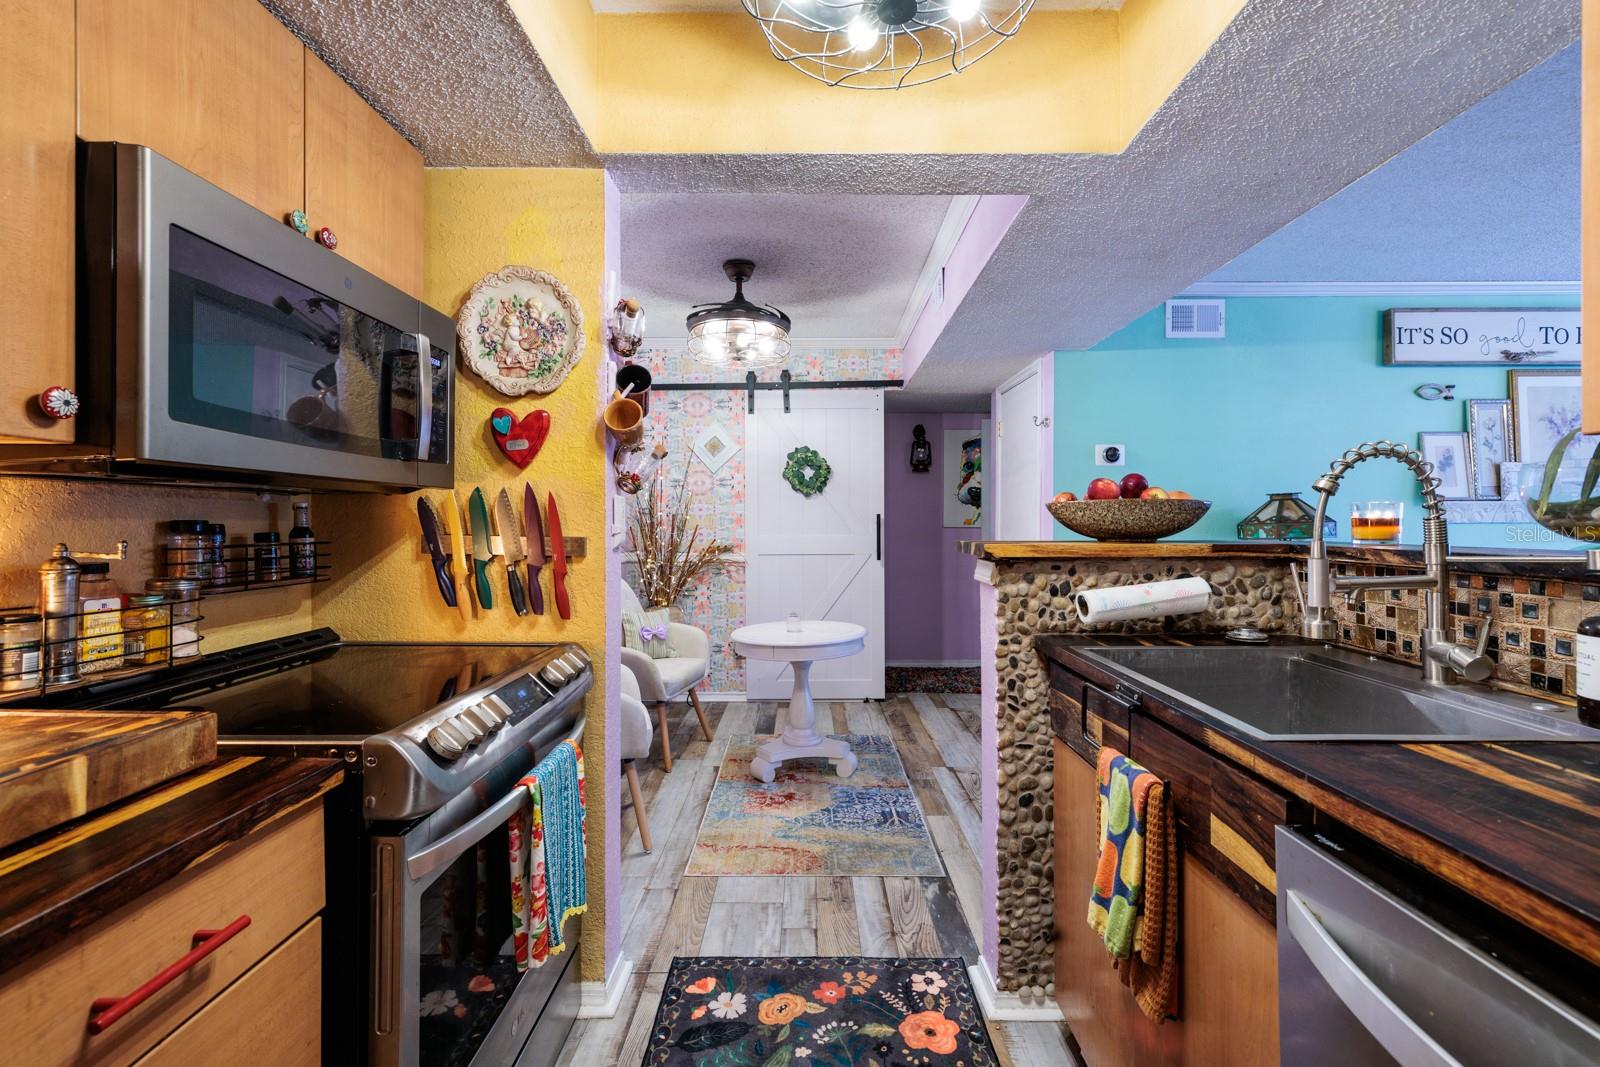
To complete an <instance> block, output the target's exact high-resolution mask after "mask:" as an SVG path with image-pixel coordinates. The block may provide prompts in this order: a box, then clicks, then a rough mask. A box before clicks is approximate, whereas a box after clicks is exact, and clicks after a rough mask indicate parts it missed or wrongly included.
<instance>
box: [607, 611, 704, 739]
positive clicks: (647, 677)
mask: <svg viewBox="0 0 1600 1067" xmlns="http://www.w3.org/2000/svg"><path fill="white" fill-rule="evenodd" d="M622 610H624V611H642V610H643V606H642V605H641V604H640V603H639V597H638V594H636V593H635V592H634V591H633V590H632V589H631V588H629V587H628V584H627V583H626V582H624V583H623V584H622ZM619 637H620V635H619ZM667 641H668V643H669V644H671V646H672V650H673V652H674V653H675V654H674V655H672V656H670V657H668V658H666V659H652V658H650V656H649V655H647V654H646V653H644V652H640V651H639V650H638V649H636V648H628V647H627V646H626V645H624V646H623V648H622V665H623V666H624V667H626V668H628V670H630V671H632V672H633V676H634V677H635V678H636V679H638V682H639V695H640V699H641V700H642V701H643V702H644V703H645V704H647V705H654V706H655V709H656V715H657V717H658V718H659V719H660V721H661V764H662V766H663V767H664V768H665V769H666V770H668V771H671V770H672V739H671V738H670V737H668V736H667V702H668V701H670V700H676V699H677V698H678V697H680V696H685V695H687V696H688V698H689V703H690V704H691V705H693V706H694V713H695V715H697V716H698V717H699V719H700V732H701V733H702V734H703V735H704V736H705V739H706V740H707V741H709V740H711V724H710V723H708V722H707V721H706V712H705V709H704V708H703V707H701V706H700V694H698V693H696V692H695V687H696V686H697V685H699V684H700V683H701V682H704V681H705V680H706V676H707V675H708V674H709V673H710V672H711V638H710V637H708V636H707V635H706V632H705V631H704V630H701V629H699V628H698V627H694V626H689V625H688V624H686V623H681V622H673V623H668V624H667Z"/></svg>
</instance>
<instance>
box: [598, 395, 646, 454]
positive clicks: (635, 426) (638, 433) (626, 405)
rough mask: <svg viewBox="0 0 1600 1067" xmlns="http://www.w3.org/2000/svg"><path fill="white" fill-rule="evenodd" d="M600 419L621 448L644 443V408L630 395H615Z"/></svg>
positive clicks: (635, 446) (636, 446)
mask: <svg viewBox="0 0 1600 1067" xmlns="http://www.w3.org/2000/svg"><path fill="white" fill-rule="evenodd" d="M602 419H603V420H604V422H605V424H606V432H607V433H609V434H611V436H612V437H614V438H616V441H617V444H618V445H620V446H621V447H623V448H638V447H639V446H640V445H642V444H643V443H644V408H642V407H640V406H639V404H638V402H637V401H635V400H634V399H633V397H631V396H617V397H615V398H614V399H612V401H611V403H609V404H607V405H606V410H605V413H604V414H603V415H602Z"/></svg>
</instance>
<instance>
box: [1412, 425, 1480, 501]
mask: <svg viewBox="0 0 1600 1067" xmlns="http://www.w3.org/2000/svg"><path fill="white" fill-rule="evenodd" d="M1417 446H1418V449H1419V450H1420V451H1421V452H1422V458H1423V459H1424V460H1426V461H1427V462H1429V463H1432V464H1433V474H1434V477H1436V478H1438V479H1439V495H1440V496H1442V497H1444V498H1445V499H1446V500H1466V499H1469V498H1470V497H1471V496H1472V481H1471V472H1470V471H1469V470H1468V469H1467V468H1468V462H1467V435H1466V434H1464V433H1460V432H1455V433H1419V434H1418V435H1417Z"/></svg>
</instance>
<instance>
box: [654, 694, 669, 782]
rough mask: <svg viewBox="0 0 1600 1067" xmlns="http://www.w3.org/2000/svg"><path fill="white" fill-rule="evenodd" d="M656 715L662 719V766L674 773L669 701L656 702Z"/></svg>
mask: <svg viewBox="0 0 1600 1067" xmlns="http://www.w3.org/2000/svg"><path fill="white" fill-rule="evenodd" d="M656 715H657V716H658V717H659V718H660V719H661V766H662V769H663V770H665V771H666V772H667V773H668V774H671V773H672V737H671V735H670V734H669V732H668V730H667V702H666V701H665V700H661V701H657V702H656Z"/></svg>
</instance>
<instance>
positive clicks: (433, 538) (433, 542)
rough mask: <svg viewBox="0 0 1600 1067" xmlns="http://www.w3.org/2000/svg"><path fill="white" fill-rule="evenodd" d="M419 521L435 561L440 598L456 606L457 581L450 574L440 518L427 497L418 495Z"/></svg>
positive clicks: (423, 536) (425, 541)
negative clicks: (440, 528)
mask: <svg viewBox="0 0 1600 1067" xmlns="http://www.w3.org/2000/svg"><path fill="white" fill-rule="evenodd" d="M417 521H418V522H419V523H421V524H422V540H423V542H424V543H425V544H426V545H427V546H428V555H429V557H431V558H432V560H433V577H434V579H435V580H437V581H438V583H439V596H441V597H442V598H443V599H444V602H445V604H446V606H448V607H452V608H453V607H455V606H456V581H455V578H454V577H453V576H452V575H451V574H450V556H449V555H448V554H447V553H446V551H445V547H444V537H443V535H442V534H441V533H440V532H439V516H438V514H437V513H436V512H435V511H434V510H433V504H432V502H430V501H429V500H428V498H427V497H425V496H423V495H421V494H420V493H419V494H418V495H417Z"/></svg>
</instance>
